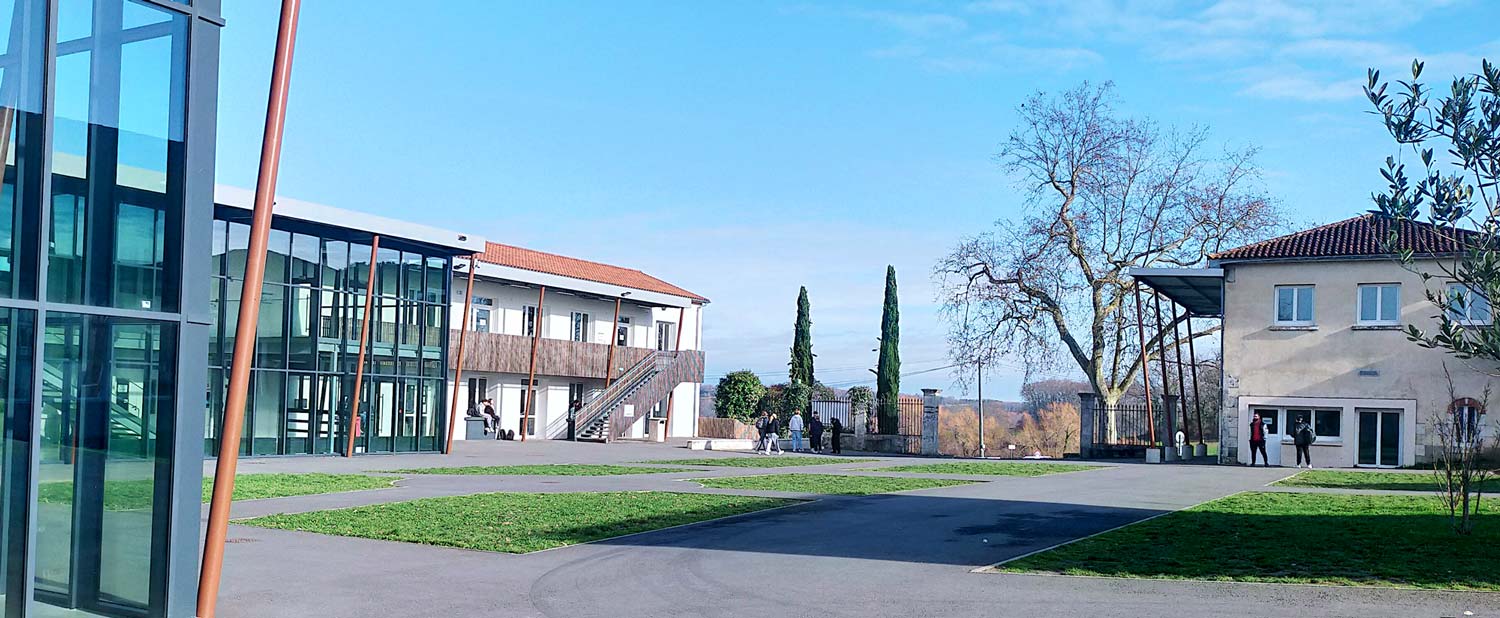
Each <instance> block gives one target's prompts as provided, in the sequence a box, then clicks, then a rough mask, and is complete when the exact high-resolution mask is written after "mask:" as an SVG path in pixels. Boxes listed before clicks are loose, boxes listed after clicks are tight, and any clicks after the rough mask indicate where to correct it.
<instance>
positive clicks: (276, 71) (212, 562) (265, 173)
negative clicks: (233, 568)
mask: <svg viewBox="0 0 1500 618" xmlns="http://www.w3.org/2000/svg"><path fill="white" fill-rule="evenodd" d="M301 7H302V2H301V0H282V1H281V21H280V26H279V28H278V29H277V31H276V56H275V59H274V60H273V61H272V63H271V92H270V97H269V98H270V100H269V103H268V104H267V106H266V127H265V133H264V135H263V136H262V139H261V145H260V146H261V147H260V172H259V175H258V176H257V178H256V183H255V209H254V211H253V215H252V218H251V225H250V247H249V253H248V254H247V255H246V259H245V281H244V284H243V287H242V288H241V293H240V298H241V301H240V312H239V323H238V326H237V327H236V329H235V340H234V360H233V361H232V365H231V366H230V370H229V392H228V395H227V398H226V400H225V402H224V427H223V429H222V430H221V431H220V432H219V436H220V439H219V460H218V463H217V465H216V466H215V468H214V490H213V498H212V499H211V500H210V501H209V511H208V530H207V532H206V533H205V540H204V545H203V563H202V570H201V571H200V572H199V577H198V616H199V617H200V618H214V614H215V611H216V610H217V606H218V603H219V580H220V577H221V576H222V575H223V571H224V544H225V541H226V540H227V537H228V534H229V504H230V500H231V499H232V497H233V496H234V475H235V471H236V468H238V466H239V454H240V436H241V434H242V433H243V430H244V425H245V398H246V396H247V395H248V394H249V390H250V363H251V361H253V360H254V358H253V355H254V353H255V328H256V324H257V322H259V321H260V293H261V284H262V283H263V282H264V281H265V276H266V246H267V244H268V242H267V240H268V238H269V236H270V233H271V214H272V212H271V211H272V209H273V208H275V205H276V175H277V172H278V168H279V166H280V165H281V135H282V131H283V129H284V128H285V127H286V100H287V91H288V88H289V87H290V85H291V78H292V53H293V51H294V50H295V48H296V42H297V17H298V13H299V10H300V9H301Z"/></svg>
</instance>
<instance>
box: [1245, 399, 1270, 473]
mask: <svg viewBox="0 0 1500 618" xmlns="http://www.w3.org/2000/svg"><path fill="white" fill-rule="evenodd" d="M1256 453H1260V459H1261V461H1263V462H1265V465H1266V467H1270V465H1271V456H1270V455H1267V454H1266V422H1265V421H1263V420H1261V418H1260V413H1259V412H1256V413H1255V415H1254V416H1252V417H1250V465H1252V466H1253V465H1255V454H1256Z"/></svg>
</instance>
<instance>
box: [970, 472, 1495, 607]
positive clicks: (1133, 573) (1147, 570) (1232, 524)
mask: <svg viewBox="0 0 1500 618" xmlns="http://www.w3.org/2000/svg"><path fill="white" fill-rule="evenodd" d="M1497 546H1500V515H1497V514H1495V513H1494V508H1493V507H1491V508H1490V509H1488V511H1487V512H1486V513H1485V514H1484V515H1482V516H1480V520H1479V522H1478V525H1477V527H1476V529H1475V533H1474V534H1473V535H1472V536H1470V537H1459V536H1457V535H1455V534H1454V533H1453V532H1452V530H1451V529H1450V528H1449V526H1448V516H1447V513H1446V511H1443V510H1442V508H1441V506H1439V504H1438V501H1437V500H1436V499H1435V498H1430V497H1425V496H1365V495H1332V494H1292V493H1271V492H1258V493H1244V494H1237V495H1233V496H1229V497H1227V498H1221V499H1218V500H1215V501H1213V502H1209V503H1207V504H1203V505H1199V506H1197V507H1194V508H1191V509H1188V510H1185V511H1178V512H1175V513H1171V514H1168V515H1165V516H1163V517H1158V518H1156V519H1152V520H1150V521H1146V522H1142V523H1139V524H1135V525H1132V526H1127V527H1125V528H1121V529H1119V530H1115V531H1113V532H1108V533H1105V534H1102V535H1099V536H1096V537H1093V538H1089V539H1085V540H1082V541H1079V542H1077V543H1073V544H1071V545H1064V546H1062V547H1059V548H1057V549H1053V550H1050V551H1046V552H1043V553H1040V554H1037V555H1034V556H1030V557H1027V558H1022V559H1020V560H1017V561H1014V562H1010V563H1007V564H1004V565H1002V566H1001V567H1000V569H1001V570H1003V571H1006V572H1020V573H1025V572H1050V573H1062V574H1065V575H1100V576H1108V577H1143V578H1165V579H1184V578H1186V579H1206V580H1221V581H1249V582H1282V583H1305V584H1334V585H1370V586H1411V587H1418V588H1434V589H1459V590H1491V591H1500V552H1496V551H1495V550H1494V548H1495V547H1497Z"/></svg>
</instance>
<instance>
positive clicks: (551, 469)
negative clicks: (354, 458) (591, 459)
mask: <svg viewBox="0 0 1500 618" xmlns="http://www.w3.org/2000/svg"><path fill="white" fill-rule="evenodd" d="M692 471H693V470H692V469H690V468H647V467H645V466H607V465H595V464H536V465H528V466H466V467H462V468H413V469H410V470H392V472H399V473H402V474H459V475H463V474H473V475H486V474H494V475H527V476H614V475H620V474H661V473H665V472H692Z"/></svg>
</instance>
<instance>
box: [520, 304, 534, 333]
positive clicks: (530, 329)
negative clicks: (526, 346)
mask: <svg viewBox="0 0 1500 618" xmlns="http://www.w3.org/2000/svg"><path fill="white" fill-rule="evenodd" d="M521 335H523V336H526V337H535V336H536V307H534V306H531V305H527V306H525V307H522V308H521Z"/></svg>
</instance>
